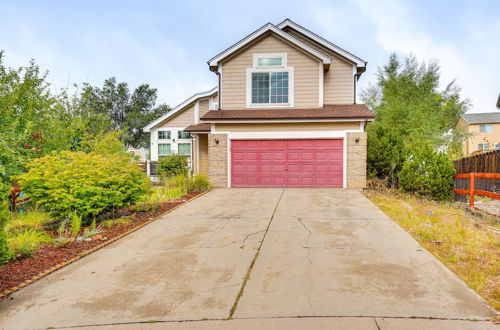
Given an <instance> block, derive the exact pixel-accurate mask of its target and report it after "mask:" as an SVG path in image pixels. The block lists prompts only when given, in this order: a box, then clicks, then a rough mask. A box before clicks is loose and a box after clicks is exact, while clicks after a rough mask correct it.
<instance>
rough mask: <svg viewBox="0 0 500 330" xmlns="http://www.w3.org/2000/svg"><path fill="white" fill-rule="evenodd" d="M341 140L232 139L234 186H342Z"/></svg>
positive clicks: (232, 177) (232, 184)
mask: <svg viewBox="0 0 500 330" xmlns="http://www.w3.org/2000/svg"><path fill="white" fill-rule="evenodd" d="M342 158H343V148H342V140H341V139H328V140H241V141H240V140H233V141H232V142H231V186H232V187H339V188H341V187H342V175H343V168H342V166H343V165H342V164H343V159H342Z"/></svg>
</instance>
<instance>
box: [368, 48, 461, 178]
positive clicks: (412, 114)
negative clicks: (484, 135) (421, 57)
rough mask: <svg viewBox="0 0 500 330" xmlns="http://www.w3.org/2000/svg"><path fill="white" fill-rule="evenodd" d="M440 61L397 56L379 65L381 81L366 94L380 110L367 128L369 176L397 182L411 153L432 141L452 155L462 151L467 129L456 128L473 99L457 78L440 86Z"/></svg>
mask: <svg viewBox="0 0 500 330" xmlns="http://www.w3.org/2000/svg"><path fill="white" fill-rule="evenodd" d="M439 79H440V74H439V64H438V62H437V61H431V62H429V63H425V62H419V61H418V60H417V59H416V58H415V56H413V55H409V56H407V57H406V58H405V59H404V61H403V62H402V61H401V60H400V59H399V58H398V56H397V55H396V54H391V55H390V57H389V61H388V63H387V64H385V65H384V66H383V67H381V68H379V69H378V72H377V82H376V84H375V85H370V86H369V87H368V88H367V89H365V90H363V91H362V93H361V99H362V100H363V102H364V103H365V104H367V105H368V106H369V107H370V108H371V109H372V110H373V111H374V113H375V122H374V123H371V124H369V125H368V127H367V133H368V159H367V161H368V166H367V167H368V174H369V175H371V176H375V177H379V178H385V179H389V180H390V182H391V183H392V184H395V183H396V181H397V178H398V173H399V171H400V170H401V169H402V166H403V163H404V162H405V160H406V157H407V156H406V155H408V154H409V152H410V151H415V150H418V149H420V148H421V147H422V145H429V146H431V147H432V148H435V149H436V150H437V149H439V150H444V151H445V152H446V153H448V155H450V156H452V157H458V156H459V155H460V154H461V152H462V151H461V141H462V140H463V138H464V136H465V133H464V132H463V131H461V130H459V129H456V128H455V124H456V123H457V121H458V119H459V118H460V116H461V115H462V114H464V113H465V112H466V111H467V110H468V109H469V104H470V102H469V101H468V100H467V99H462V97H461V96H460V88H459V87H458V86H457V85H456V83H455V81H452V82H450V83H449V84H448V85H446V87H445V88H444V89H440V87H439Z"/></svg>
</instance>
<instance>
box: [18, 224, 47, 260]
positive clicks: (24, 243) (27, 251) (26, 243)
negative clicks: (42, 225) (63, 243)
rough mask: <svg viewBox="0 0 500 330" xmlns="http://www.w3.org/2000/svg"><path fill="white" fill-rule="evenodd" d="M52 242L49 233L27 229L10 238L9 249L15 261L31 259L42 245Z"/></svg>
mask: <svg viewBox="0 0 500 330" xmlns="http://www.w3.org/2000/svg"><path fill="white" fill-rule="evenodd" d="M51 241H52V238H51V237H50V236H49V235H48V234H47V233H45V232H43V231H38V230H34V229H27V230H24V231H20V232H17V233H15V234H13V235H10V236H9V249H10V251H11V253H12V255H13V257H14V258H15V259H19V258H24V257H30V256H32V255H33V252H35V251H36V249H37V248H38V247H39V246H40V245H42V244H44V243H48V242H51Z"/></svg>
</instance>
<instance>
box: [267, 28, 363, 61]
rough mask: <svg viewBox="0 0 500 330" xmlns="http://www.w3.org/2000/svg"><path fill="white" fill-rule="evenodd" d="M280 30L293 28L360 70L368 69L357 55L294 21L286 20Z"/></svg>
mask: <svg viewBox="0 0 500 330" xmlns="http://www.w3.org/2000/svg"><path fill="white" fill-rule="evenodd" d="M277 27H278V28H280V29H282V30H283V29H284V28H286V27H291V28H292V29H294V30H295V31H298V32H300V33H302V34H303V35H305V36H306V37H308V38H310V39H312V40H314V41H316V42H317V43H319V44H320V45H322V46H324V47H326V48H327V49H329V50H331V51H333V52H334V53H337V54H339V55H341V56H342V57H345V58H346V59H348V60H350V61H352V62H354V63H356V65H357V66H358V67H360V68H364V67H366V64H367V63H368V62H366V61H365V60H363V59H361V58H359V57H357V56H356V55H354V54H352V53H350V52H348V51H347V50H345V49H343V48H341V47H339V46H337V45H335V44H334V43H331V42H330V41H328V40H326V39H325V38H323V37H321V36H319V35H317V34H316V33H314V32H312V31H309V30H308V29H306V28H305V27H303V26H301V25H299V24H297V23H295V22H293V21H292V20H290V19H288V18H287V19H285V20H284V21H283V22H281V23H279V24H278V25H277Z"/></svg>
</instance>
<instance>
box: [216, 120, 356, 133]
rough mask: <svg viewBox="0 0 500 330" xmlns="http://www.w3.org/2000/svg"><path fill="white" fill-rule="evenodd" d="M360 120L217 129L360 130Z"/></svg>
mask: <svg viewBox="0 0 500 330" xmlns="http://www.w3.org/2000/svg"><path fill="white" fill-rule="evenodd" d="M358 129H359V122H339V123H269V124H245V123H242V124H215V130H216V131H221V132H222V131H225V132H267V131H271V132H275V131H339V130H358Z"/></svg>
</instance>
